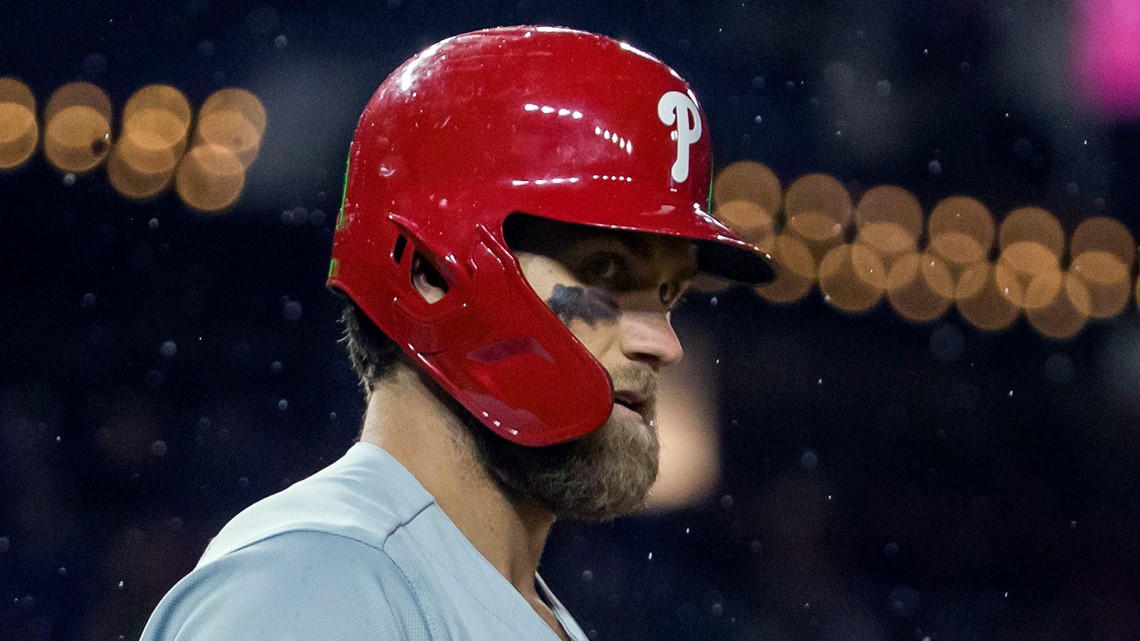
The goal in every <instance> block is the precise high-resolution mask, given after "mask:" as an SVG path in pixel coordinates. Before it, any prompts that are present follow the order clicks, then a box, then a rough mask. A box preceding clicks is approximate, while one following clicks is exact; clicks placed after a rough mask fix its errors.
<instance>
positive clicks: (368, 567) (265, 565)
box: [140, 531, 431, 641]
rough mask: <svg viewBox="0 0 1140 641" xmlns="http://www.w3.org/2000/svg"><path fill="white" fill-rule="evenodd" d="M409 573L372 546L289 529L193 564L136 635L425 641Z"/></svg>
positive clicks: (148, 640)
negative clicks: (404, 573)
mask: <svg viewBox="0 0 1140 641" xmlns="http://www.w3.org/2000/svg"><path fill="white" fill-rule="evenodd" d="M430 638H431V635H430V633H429V630H428V627H427V623H426V620H425V618H424V615H423V611H422V609H421V607H420V605H419V602H418V600H417V598H416V595H415V593H414V591H413V590H412V587H411V585H410V583H409V582H408V581H407V579H406V578H405V576H404V575H403V573H402V572H401V571H400V569H399V567H398V566H397V565H396V564H395V563H394V562H393V561H392V559H391V558H390V557H389V556H388V555H387V554H386V553H385V552H384V551H383V550H381V549H378V548H376V547H373V546H370V545H367V544H365V543H362V542H360V541H356V540H354V539H350V538H346V537H343V536H339V535H336V534H330V533H327V532H316V531H290V532H285V533H282V534H277V535H274V536H272V537H269V538H266V539H263V540H261V541H258V542H256V543H253V544H251V545H248V546H246V547H243V548H240V549H237V550H235V551H233V552H230V553H228V554H225V555H224V556H222V557H220V558H218V559H215V560H213V561H211V562H209V563H207V564H205V565H202V566H199V567H197V568H195V569H194V571H192V572H191V573H190V574H189V575H187V576H186V578H184V579H183V580H182V581H180V582H178V584H176V585H175V586H174V588H173V589H171V591H170V592H169V593H168V594H167V595H166V597H164V598H163V600H162V601H161V602H160V603H159V605H158V608H157V609H156V610H155V612H154V614H153V615H152V616H151V618H150V621H148V623H147V626H146V629H145V630H144V631H143V635H142V638H141V640H140V641H222V640H232V639H241V640H243V641H317V640H321V641H366V640H367V641H405V640H406V641H428V640H429V639H430Z"/></svg>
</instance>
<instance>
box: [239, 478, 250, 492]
mask: <svg viewBox="0 0 1140 641" xmlns="http://www.w3.org/2000/svg"><path fill="white" fill-rule="evenodd" d="M238 487H240V488H241V489H243V490H244V489H245V488H247V487H249V477H248V476H243V477H241V478H239V479H238Z"/></svg>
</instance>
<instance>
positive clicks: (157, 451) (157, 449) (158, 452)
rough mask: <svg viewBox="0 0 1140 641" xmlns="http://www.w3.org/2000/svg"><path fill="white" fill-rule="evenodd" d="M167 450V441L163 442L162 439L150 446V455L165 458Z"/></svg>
mask: <svg viewBox="0 0 1140 641" xmlns="http://www.w3.org/2000/svg"><path fill="white" fill-rule="evenodd" d="M166 449H167V448H166V441H163V440H161V439H159V440H157V441H155V442H153V443H151V444H150V453H151V454H154V455H155V456H165V455H166Z"/></svg>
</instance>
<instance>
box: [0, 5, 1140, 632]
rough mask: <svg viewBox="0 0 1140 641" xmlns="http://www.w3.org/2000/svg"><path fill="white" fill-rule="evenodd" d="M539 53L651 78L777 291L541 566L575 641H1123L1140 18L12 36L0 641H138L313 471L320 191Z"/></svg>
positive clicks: (726, 293) (1, 151)
mask: <svg viewBox="0 0 1140 641" xmlns="http://www.w3.org/2000/svg"><path fill="white" fill-rule="evenodd" d="M520 23H538V24H556V25H565V26H571V27H577V28H582V29H587V30H592V31H596V32H599V33H603V34H606V35H610V36H613V37H616V38H620V39H623V40H627V41H629V42H630V43H632V44H634V45H635V46H637V47H640V48H642V49H645V50H647V51H650V52H653V53H655V54H656V55H658V56H659V57H661V58H662V59H663V60H664V61H665V62H667V63H669V64H670V65H672V66H673V67H675V68H676V69H677V70H678V71H679V72H680V73H681V74H682V75H683V76H685V77H686V78H687V79H688V80H689V81H690V82H691V84H692V85H693V87H694V89H695V91H696V93H697V95H698V96H699V97H700V98H701V99H702V101H703V104H704V107H705V109H706V110H707V112H708V115H709V121H710V123H711V127H712V137H713V147H714V150H715V152H716V169H717V172H718V173H717V178H716V186H715V191H714V201H715V205H716V212H715V213H716V215H717V216H719V217H721V218H722V219H724V220H726V221H729V222H730V223H732V224H734V225H736V226H737V227H739V228H741V229H742V230H743V231H744V232H745V233H746V234H747V235H748V236H749V237H750V238H751V239H752V240H754V241H755V242H757V243H759V244H761V245H762V246H764V247H765V248H766V249H768V250H769V251H771V252H773V253H774V254H775V255H776V256H777V258H778V259H779V261H780V262H781V264H783V265H784V267H785V269H784V272H783V274H782V275H781V277H780V280H779V281H777V282H776V283H774V284H773V285H771V286H769V287H767V288H763V289H761V290H759V291H752V290H748V289H743V288H724V287H721V286H718V285H717V284H715V283H705V284H703V285H702V288H701V291H697V292H694V293H693V294H692V295H690V296H689V297H688V299H687V301H686V303H685V304H684V305H683V306H682V308H681V309H679V310H678V311H677V312H676V313H675V315H674V320H675V324H676V325H677V326H678V330H679V332H680V334H681V336H682V340H684V341H685V342H686V346H687V350H688V352H687V357H686V360H685V361H684V362H683V363H682V364H681V365H679V366H678V369H677V370H676V371H675V372H673V373H672V375H671V376H670V378H669V381H668V384H667V385H666V387H665V389H666V391H665V400H664V402H663V408H662V417H661V421H660V422H661V430H662V439H663V443H664V447H665V452H664V454H663V456H664V461H663V472H662V478H661V481H660V483H659V485H658V487H657V488H656V490H655V493H654V497H653V502H652V504H651V506H650V507H649V508H648V509H647V510H646V511H645V512H644V513H642V514H639V515H636V516H633V517H629V518H625V519H621V520H619V521H618V522H616V523H614V524H611V525H582V524H577V523H572V522H566V523H560V524H558V525H557V526H556V527H555V531H554V534H553V537H552V539H551V541H550V545H549V546H548V550H547V555H546V557H545V559H544V563H543V566H542V573H543V575H544V576H545V578H546V580H547V581H548V583H550V585H551V586H552V588H553V589H554V591H555V592H556V593H557V594H559V596H560V597H561V599H562V600H563V602H565V603H566V604H567V606H568V607H569V608H570V610H571V611H572V612H573V613H574V614H575V616H576V618H577V619H578V621H579V622H580V623H581V624H582V626H583V628H584V629H586V630H587V631H589V634H590V637H591V638H596V639H627V640H634V639H646V640H648V639H660V640H689V639H693V640H696V639H740V640H746V639H747V640H753V639H755V640H766V639H804V640H807V639H812V640H814V639H820V640H831V639H835V640H840V639H843V640H887V639H899V640H902V639H913V640H915V641H933V640H937V639H1033V640H1034V641H1042V640H1050V639H1058V640H1060V639H1065V640H1071V639H1119V640H1127V639H1137V638H1140V323H1138V319H1140V312H1138V308H1137V303H1136V300H1137V296H1136V287H1137V277H1136V241H1135V237H1136V234H1137V233H1140V35H1138V34H1140V5H1138V4H1137V3H1135V2H1132V1H1130V0H1074V1H1073V2H1061V1H1054V0H1045V1H1042V2H1029V1H1028V0H999V1H996V2H981V1H978V0H915V1H912V2H886V1H885V0H863V1H861V2H854V1H850V0H830V1H820V2H780V3H777V2H756V1H754V0H736V1H733V2H727V1H711V0H710V1H705V0H643V1H639V2H597V1H587V0H578V1H575V2H564V3H545V2H538V1H536V0H511V1H509V2H508V1H502V2H481V3H463V2H429V1H426V0H387V2H361V1H360V0H351V1H340V2H328V3H317V2H313V1H308V2H268V3H260V2H224V3H223V2H221V1H220V0H186V1H179V2H171V3H132V2H89V1H83V0H80V1H78V2H72V3H50V2H47V3H39V2H36V3H33V2H31V1H30V0H5V2H4V4H3V6H2V7H0V78H2V79H0V639H3V640H9V639H11V640H17V639H19V640H25V639H26V640H47V639H93V640H94V639H109V640H117V639H135V638H137V637H138V636H139V634H140V633H141V631H142V627H143V625H144V623H145V621H146V619H147V617H148V616H149V614H150V612H151V610H152V609H153V608H154V606H155V604H156V603H157V602H158V600H159V599H160V598H161V597H162V595H163V594H164V593H165V591H166V590H167V589H169V587H170V586H171V585H173V583H174V582H176V581H177V580H178V579H179V578H180V577H181V576H183V575H184V574H185V573H186V572H188V571H189V570H190V568H192V567H193V565H194V563H195V561H196V560H197V558H198V556H199V555H200V554H201V552H202V550H203V549H204V547H205V545H206V543H207V542H208V541H209V539H210V537H211V536H213V535H214V534H215V533H216V532H217V531H218V529H219V528H220V527H221V526H222V525H223V524H224V523H225V522H226V521H227V520H228V519H229V518H230V517H232V516H233V515H234V514H235V513H237V512H238V511H239V510H241V509H242V508H244V507H245V506H247V505H249V504H250V503H252V502H254V501H256V500H258V499H260V498H262V497H264V496H267V495H269V494H272V493H274V492H277V491H279V490H281V489H282V488H284V487H286V486H288V485H289V484H290V483H292V482H293V481H296V480H298V479H301V478H304V477H306V476H308V475H310V474H312V473H313V472H315V471H316V470H318V469H320V468H321V467H323V466H325V465H327V464H329V463H330V462H332V461H333V460H335V459H336V458H337V457H339V456H340V455H341V454H342V453H343V452H344V451H345V450H346V449H347V448H348V447H349V446H350V445H351V443H352V442H353V441H354V440H355V438H356V435H357V432H358V428H359V424H360V418H361V414H362V410H363V404H362V400H361V394H360V392H359V390H358V388H357V386H356V380H355V377H354V375H353V374H352V373H351V371H350V369H349V366H348V362H347V359H346V358H345V356H344V355H343V352H342V349H341V346H340V345H339V344H338V343H337V338H338V336H339V333H340V332H339V327H338V325H337V323H336V318H337V317H338V315H339V304H338V301H337V300H336V299H335V297H333V296H332V295H331V294H329V293H328V292H327V291H326V290H325V289H324V285H323V284H324V278H325V274H326V269H327V263H328V256H329V250H330V244H331V239H332V229H333V225H334V223H335V217H336V213H337V209H338V207H339V203H340V195H341V186H342V179H343V173H342V172H343V169H344V158H345V154H346V153H347V149H348V143H349V141H350V139H351V137H352V132H353V129H354V126H355V123H356V119H357V117H358V116H359V113H360V111H361V109H362V108H363V106H364V104H365V102H366V101H367V100H368V98H369V96H370V95H371V93H372V92H373V91H374V90H375V88H376V86H377V85H378V84H379V83H380V82H381V81H382V80H383V78H384V77H385V76H386V75H387V74H388V72H390V71H391V70H392V69H394V68H395V67H396V66H397V65H398V64H399V63H400V62H402V61H403V60H405V59H406V58H408V57H409V56H411V55H412V54H414V53H415V52H417V51H419V50H420V49H422V48H423V47H425V46H427V45H429V44H431V43H433V42H435V41H437V40H439V39H441V38H443V37H446V36H449V35H454V34H456V33H460V32H463V31H468V30H471V29H476V28H481V27H488V26H495V25H500V24H520Z"/></svg>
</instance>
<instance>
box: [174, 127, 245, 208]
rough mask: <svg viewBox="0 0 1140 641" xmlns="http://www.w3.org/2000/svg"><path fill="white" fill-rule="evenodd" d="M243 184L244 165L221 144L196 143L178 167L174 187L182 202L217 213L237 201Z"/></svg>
mask: <svg viewBox="0 0 1140 641" xmlns="http://www.w3.org/2000/svg"><path fill="white" fill-rule="evenodd" d="M244 187H245V165H243V164H242V162H241V159H240V158H238V155H237V154H236V153H234V152H233V150H231V149H229V148H227V147H223V146H222V145H210V144H207V145H197V146H195V147H194V148H193V149H191V150H190V153H188V154H186V157H185V158H184V159H183V160H182V164H181V165H180V166H179V167H178V175H177V177H176V178H175V189H176V190H177V192H178V195H179V197H181V198H182V201H183V202H184V203H186V204H187V205H189V206H190V207H193V208H194V209H198V210H200V211H205V212H216V211H220V210H222V209H225V208H226V207H229V206H230V205H232V204H234V203H235V202H237V199H238V197H239V196H241V191H242V188H244Z"/></svg>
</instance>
